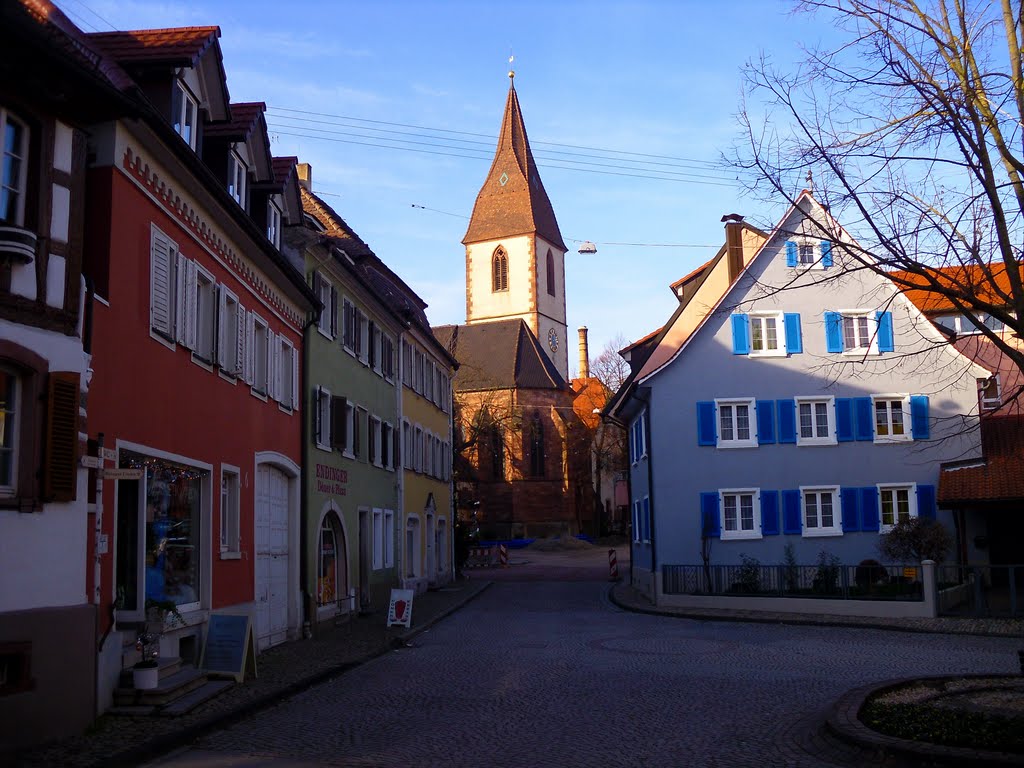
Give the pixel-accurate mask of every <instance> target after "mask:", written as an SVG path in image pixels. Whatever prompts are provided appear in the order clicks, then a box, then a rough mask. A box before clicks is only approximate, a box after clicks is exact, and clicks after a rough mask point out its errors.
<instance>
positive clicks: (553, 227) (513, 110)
mask: <svg viewBox="0 0 1024 768" xmlns="http://www.w3.org/2000/svg"><path fill="white" fill-rule="evenodd" d="M503 179H504V181H502V180H503ZM532 233H536V234H538V235H540V236H541V237H543V238H544V239H545V240H547V241H548V242H549V243H551V244H552V245H553V246H555V247H556V248H559V249H561V250H563V251H565V250H567V249H566V247H565V242H564V241H563V240H562V233H561V231H559V229H558V221H557V220H556V219H555V211H554V209H553V208H552V207H551V200H549V199H548V193H547V192H546V191H544V182H542V181H541V180H540V173H538V172H537V164H536V163H535V162H534V160H533V152H532V151H531V150H530V140H529V139H528V138H527V136H526V125H525V123H524V122H523V112H522V109H520V107H519V97H518V96H517V95H516V89H515V85H514V84H513V85H511V86H510V87H509V89H508V100H507V101H506V102H505V117H504V119H503V120H502V123H501V135H500V136H499V137H498V148H497V151H496V152H495V155H494V162H492V163H491V170H490V171H489V172H488V174H487V180H486V181H484V185H483V186H482V187H481V188H480V194H478V195H477V198H476V203H475V204H474V205H473V215H472V216H471V217H470V220H469V228H468V229H467V230H466V236H465V237H464V238H462V242H463V244H464V245H468V244H469V243H479V242H483V241H486V240H499V239H501V238H503V237H511V236H513V235H525V234H532Z"/></svg>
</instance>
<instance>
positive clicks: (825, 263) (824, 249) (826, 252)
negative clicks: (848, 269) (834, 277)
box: [821, 240, 832, 269]
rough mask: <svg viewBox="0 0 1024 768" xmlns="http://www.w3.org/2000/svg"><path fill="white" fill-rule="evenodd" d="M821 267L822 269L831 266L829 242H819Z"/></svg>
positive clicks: (830, 246)
mask: <svg viewBox="0 0 1024 768" xmlns="http://www.w3.org/2000/svg"><path fill="white" fill-rule="evenodd" d="M821 266H822V268H823V269H828V268H829V267H831V266H832V243H831V241H829V240H822V241H821Z"/></svg>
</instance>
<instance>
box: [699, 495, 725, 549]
mask: <svg viewBox="0 0 1024 768" xmlns="http://www.w3.org/2000/svg"><path fill="white" fill-rule="evenodd" d="M700 515H701V521H702V534H703V538H708V539H710V538H718V537H719V536H721V534H722V531H721V521H720V519H719V514H718V491H711V492H710V493H702V494H701V495H700Z"/></svg>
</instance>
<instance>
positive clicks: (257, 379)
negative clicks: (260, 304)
mask: <svg viewBox="0 0 1024 768" xmlns="http://www.w3.org/2000/svg"><path fill="white" fill-rule="evenodd" d="M251 317H252V326H253V334H252V339H253V343H252V352H251V355H252V371H253V377H252V385H251V386H252V393H253V394H254V395H255V396H256V397H259V398H260V399H262V400H266V399H267V397H268V396H269V394H270V370H271V357H272V355H271V352H270V325H269V324H268V323H267V321H266V320H264V319H263V318H262V317H260V316H259V315H257V314H256V313H255V312H252V313H251ZM261 332H262V338H260V336H261ZM261 352H262V357H263V364H262V365H260V354H261Z"/></svg>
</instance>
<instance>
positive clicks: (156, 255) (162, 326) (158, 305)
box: [149, 231, 174, 336]
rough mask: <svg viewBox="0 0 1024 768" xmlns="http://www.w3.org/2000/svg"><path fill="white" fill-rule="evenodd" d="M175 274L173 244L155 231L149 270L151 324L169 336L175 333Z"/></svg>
mask: <svg viewBox="0 0 1024 768" xmlns="http://www.w3.org/2000/svg"><path fill="white" fill-rule="evenodd" d="M173 274H174V254H173V253H172V251H171V244H170V243H169V242H168V241H167V239H166V238H165V237H164V236H163V234H162V233H158V232H156V231H154V232H153V246H152V251H151V253H150V272H149V325H150V327H151V328H153V329H154V330H157V331H161V332H163V333H165V334H167V335H168V336H171V335H173V333H174V327H173V317H172V315H171V299H172V296H171V293H172V290H171V287H172V285H173V281H172V276H173Z"/></svg>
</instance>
